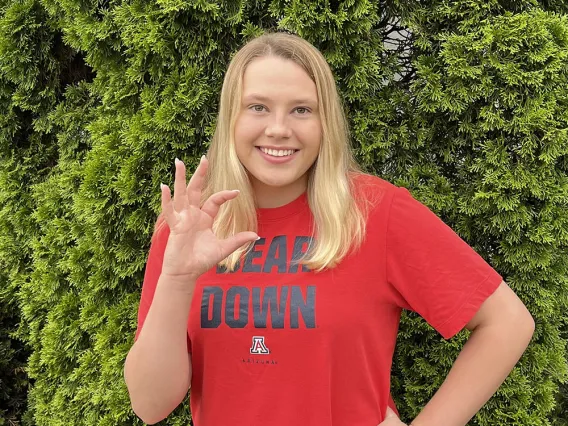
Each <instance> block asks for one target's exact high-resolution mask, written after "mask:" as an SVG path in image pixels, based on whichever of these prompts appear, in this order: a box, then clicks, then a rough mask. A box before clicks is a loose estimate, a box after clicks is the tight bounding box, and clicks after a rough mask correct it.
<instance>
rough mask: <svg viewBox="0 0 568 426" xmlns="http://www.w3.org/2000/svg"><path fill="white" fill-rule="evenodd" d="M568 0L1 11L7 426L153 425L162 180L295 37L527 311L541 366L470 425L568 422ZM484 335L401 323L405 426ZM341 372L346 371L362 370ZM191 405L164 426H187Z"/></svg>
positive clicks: (366, 141)
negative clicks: (316, 55)
mask: <svg viewBox="0 0 568 426" xmlns="http://www.w3.org/2000/svg"><path fill="white" fill-rule="evenodd" d="M567 11H568V6H567V5H566V3H565V2H563V1H560V0H558V1H546V2H544V1H541V2H537V1H528V0H519V1H496V0H488V1H482V0H468V1H449V0H445V1H441V0H440V1H431V0H426V1H420V2H419V1H416V0H411V1H389V2H385V1H370V0H369V1H365V0H349V1H326V2H315V1H305V0H294V1H285V0H251V1H237V0H225V1H212V0H211V1H207V0H160V1H158V2H155V1H150V0H131V1H130V2H124V1H118V0H117V1H111V0H100V1H88V0H87V1H78V0H19V1H15V0H1V1H0V284H1V285H0V407H1V408H0V425H3V424H22V425H69V424H73V425H102V426H116V425H132V424H142V423H141V422H140V421H139V420H137V418H136V417H135V415H134V414H133V412H132V411H131V409H130V404H129V399H128V394H127V392H126V386H125V384H124V380H123V376H122V370H123V365H124V359H125V357H126V354H127V352H128V350H129V348H130V346H131V345H132V342H133V337H134V330H135V328H136V313H137V307H138V301H139V297H140V288H141V284H142V280H143V274H144V265H145V262H146V256H147V253H148V249H149V242H150V237H151V233H152V229H153V225H154V221H155V218H156V216H157V214H158V212H159V208H160V193H159V184H160V182H164V183H167V184H169V185H172V183H173V170H174V167H173V159H174V157H176V156H177V157H178V158H180V159H182V160H184V161H185V162H186V164H187V165H188V169H189V170H193V169H194V168H195V165H196V164H197V160H198V158H199V157H200V156H201V154H202V153H204V152H205V151H206V149H207V144H208V141H209V139H210V137H211V135H212V132H213V129H214V126H215V119H216V111H217V106H218V97H219V93H220V89H221V84H222V78H223V76H224V72H225V70H226V67H227V64H228V62H229V60H230V58H231V55H232V54H233V53H234V52H235V51H236V50H238V48H239V47H240V46H241V45H242V44H243V43H244V42H245V41H246V40H248V39H249V38H251V37H254V36H255V35H258V34H260V33H261V32H262V30H263V29H267V30H276V29H281V30H289V31H293V32H295V33H297V34H299V35H301V36H302V37H304V38H306V39H307V40H309V41H310V42H312V43H313V44H314V45H315V46H316V47H318V48H319V49H320V50H321V51H322V52H323V53H324V55H325V57H326V58H327V60H328V61H329V63H330V65H331V67H332V69H333V71H334V73H335V75H336V78H337V84H338V86H339V88H340V92H341V95H342V97H343V100H344V103H345V107H346V109H347V112H348V117H349V119H350V124H351V129H352V136H353V140H354V145H355V149H356V153H357V157H358V158H359V160H360V161H361V162H362V164H363V165H364V166H365V167H366V168H367V170H369V171H370V172H372V173H375V174H377V175H379V176H381V177H383V178H385V179H387V180H389V181H391V182H393V183H395V184H397V185H401V186H405V187H408V188H409V189H410V190H411V191H412V193H413V194H414V195H415V196H416V197H417V198H418V199H419V200H421V201H422V202H424V203H425V204H426V205H428V206H429V207H430V208H431V209H432V210H434V211H435V212H436V213H437V214H438V215H439V216H440V217H441V218H442V219H443V220H444V221H445V222H446V223H448V224H449V225H450V226H451V227H452V228H453V229H454V230H456V232H458V233H459V234H460V236H462V238H464V239H465V240H466V241H467V242H468V243H469V244H470V245H472V246H473V247H474V248H475V249H476V250H477V251H478V252H479V253H480V254H481V255H482V256H483V257H484V258H485V259H486V260H487V261H488V262H489V263H490V264H491V265H492V266H493V267H494V268H495V269H497V270H498V271H499V272H500V273H501V274H502V275H503V276H504V278H505V280H506V281H507V283H508V284H509V285H510V286H511V287H512V288H513V289H514V290H515V291H516V292H517V294H518V295H519V296H520V297H521V299H523V301H524V302H525V303H526V304H527V306H528V308H529V310H530V311H531V313H532V314H533V316H534V317H535V320H536V324H537V328H536V332H535V336H534V338H533V341H532V343H531V345H530V346H529V349H528V350H527V352H526V353H525V355H524V356H523V358H522V359H521V361H520V363H519V364H518V366H517V367H516V368H515V369H514V371H513V372H512V374H511V375H510V377H509V378H508V379H507V380H506V382H505V383H504V384H503V386H502V387H501V388H500V390H499V391H498V392H497V394H496V395H495V396H494V397H493V398H492V399H491V400H490V401H489V402H488V403H487V404H486V405H485V406H484V408H483V409H482V410H481V411H480V412H479V414H478V415H476V416H475V418H474V419H472V421H471V422H470V423H469V424H470V425H531V426H540V425H554V426H565V425H568V420H567V419H568V388H567V386H566V381H567V378H568V367H567V359H568V357H567V351H566V349H567V343H568V325H567V316H566V312H567V308H568V256H567V254H568V250H567V247H568V213H567V211H568V210H567V204H568V173H567V172H568V159H567V154H568V130H567V128H568V126H567V122H568V108H567V107H568V18H567ZM467 334H468V332H467V331H464V332H462V333H461V334H460V335H459V336H458V337H456V338H454V339H452V340H451V341H449V342H446V341H444V340H443V339H442V338H441V337H440V336H439V335H437V334H436V332H434V331H433V330H432V329H431V328H430V327H429V326H428V325H427V324H426V323H425V322H424V321H423V320H422V319H421V318H419V317H418V316H417V315H415V314H411V313H407V314H404V315H403V318H402V324H401V329H400V333H399V340H398V345H397V352H396V354H395V360H394V366H393V388H392V391H393V394H394V397H395V401H396V402H397V405H398V407H399V409H400V411H401V415H402V418H403V420H405V421H410V420H411V419H412V417H413V416H415V415H416V414H417V413H418V412H419V411H420V409H421V407H422V406H423V405H424V404H425V403H426V402H427V401H428V400H429V398H430V397H431V396H432V395H433V393H434V392H435V391H436V389H437V388H438V387H439V385H440V384H441V382H442V381H443V379H444V378H445V376H446V374H447V372H448V371H449V368H450V367H451V365H452V363H453V360H454V359H455V357H456V356H457V354H458V353H459V351H460V349H461V347H462V346H463V343H464V342H465V341H466V338H467ZM346 368H350V367H348V366H346ZM189 421H190V416H189V408H188V405H187V400H186V401H185V402H184V403H183V404H182V405H180V407H178V409H177V410H176V412H175V413H174V414H172V415H170V416H169V417H168V419H167V420H165V421H164V422H161V423H162V424H168V425H187V424H188V423H189Z"/></svg>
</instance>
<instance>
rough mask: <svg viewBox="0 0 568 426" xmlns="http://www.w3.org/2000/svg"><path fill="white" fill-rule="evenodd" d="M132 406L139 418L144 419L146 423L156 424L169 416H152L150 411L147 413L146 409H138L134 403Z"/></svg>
mask: <svg viewBox="0 0 568 426" xmlns="http://www.w3.org/2000/svg"><path fill="white" fill-rule="evenodd" d="M130 406H131V407H132V411H134V414H136V416H138V418H139V419H140V420H142V421H143V422H144V423H145V424H149V425H155V424H156V423H159V422H161V421H162V420H164V419H165V418H166V417H167V416H152V415H150V414H149V413H145V412H144V410H140V409H137V408H136V407H135V406H134V404H131V405H130Z"/></svg>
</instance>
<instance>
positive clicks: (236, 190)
mask: <svg viewBox="0 0 568 426" xmlns="http://www.w3.org/2000/svg"><path fill="white" fill-rule="evenodd" d="M232 191H233V192H241V191H239V190H238V189H233V190H232Z"/></svg>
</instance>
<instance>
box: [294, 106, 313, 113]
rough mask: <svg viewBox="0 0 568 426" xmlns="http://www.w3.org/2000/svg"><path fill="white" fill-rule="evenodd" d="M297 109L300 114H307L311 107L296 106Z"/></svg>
mask: <svg viewBox="0 0 568 426" xmlns="http://www.w3.org/2000/svg"><path fill="white" fill-rule="evenodd" d="M296 111H297V112H298V113H299V114H300V115H306V114H307V113H309V112H310V110H309V108H306V107H298V108H296Z"/></svg>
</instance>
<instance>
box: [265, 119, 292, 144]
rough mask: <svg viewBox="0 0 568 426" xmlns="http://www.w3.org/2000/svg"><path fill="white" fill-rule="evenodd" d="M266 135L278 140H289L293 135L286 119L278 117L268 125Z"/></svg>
mask: <svg viewBox="0 0 568 426" xmlns="http://www.w3.org/2000/svg"><path fill="white" fill-rule="evenodd" d="M264 134H265V135H266V136H268V137H272V138H277V139H278V138H289V137H290V136H291V135H292V130H291V129H290V126H288V124H287V123H286V119H285V118H283V117H278V116H276V117H274V119H273V120H272V121H270V122H269V123H268V124H267V126H266V129H265V131H264Z"/></svg>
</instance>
